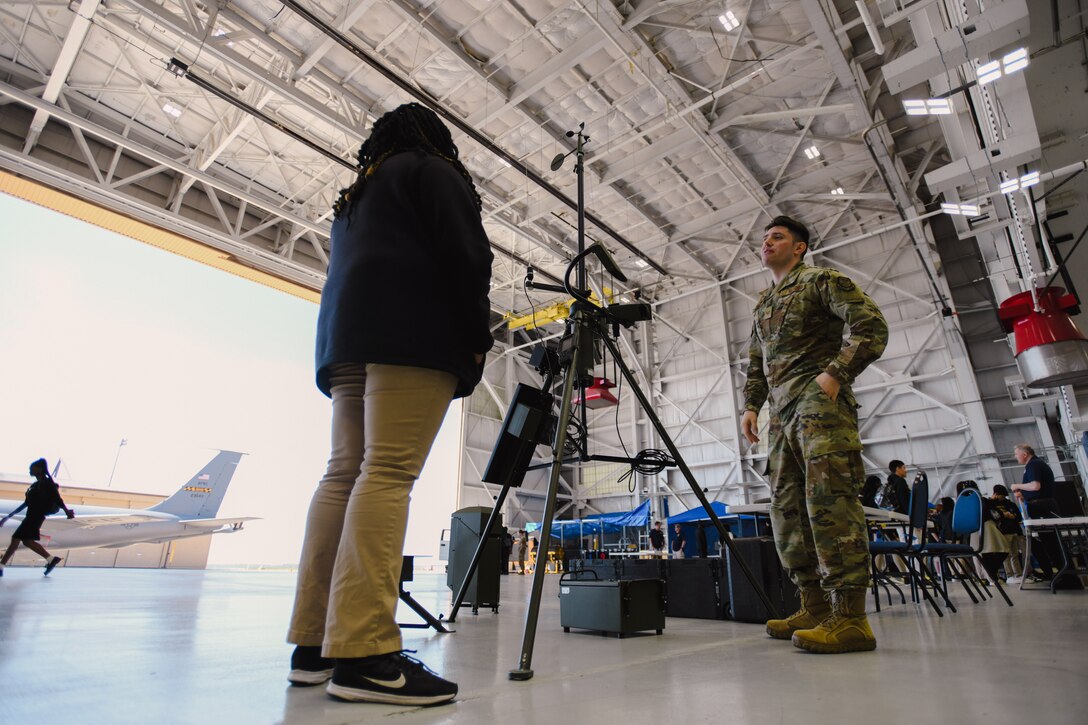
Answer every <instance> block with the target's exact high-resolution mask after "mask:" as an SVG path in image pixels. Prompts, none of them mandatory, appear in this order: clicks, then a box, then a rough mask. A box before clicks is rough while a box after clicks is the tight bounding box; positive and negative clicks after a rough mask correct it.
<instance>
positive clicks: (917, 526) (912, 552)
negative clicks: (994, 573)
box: [869, 479, 956, 617]
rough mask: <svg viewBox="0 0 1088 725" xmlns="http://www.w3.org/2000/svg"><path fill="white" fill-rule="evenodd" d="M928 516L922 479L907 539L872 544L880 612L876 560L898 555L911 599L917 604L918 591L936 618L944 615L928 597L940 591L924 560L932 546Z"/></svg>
mask: <svg viewBox="0 0 1088 725" xmlns="http://www.w3.org/2000/svg"><path fill="white" fill-rule="evenodd" d="M928 514H929V482H928V481H926V480H924V479H919V480H917V481H915V483H914V486H913V487H912V488H911V492H910V525H909V526H908V527H907V530H906V532H904V534H903V538H904V540H903V541H870V542H869V555H870V558H871V560H872V572H873V594H874V595H875V596H876V610H877V611H878V612H879V611H880V597H879V596H878V592H877V588H876V586H877V580H878V578H879V577H880V573H879V572H878V571H877V570H876V557H877V556H879V555H881V554H883V555H884V556H890V555H894V556H899V557H901V558H902V559H903V561H905V562H906V564H907V576H908V577H909V578H910V588H911V598H912V599H913V600H914V601H918V592H919V591H921V593H922V596H923V597H924V598H925V600H926V601H927V602H929V604H930V606H932V607H933V611H935V612H936V613H937V616H938V617H943V616H944V612H942V611H941V608H940V607H939V606H938V605H937V602H936V600H935V599H934V598H933V597H932V596H930V594H929V588H930V587H932V588H933V591H936V592H939V591H941V589H940V587H939V586H938V585H937V577H936V576H935V575H934V574H933V572H932V571H930V570H929V568H928V567H927V566H926V563H925V560H924V558H923V557H924V556H925V552H926V550H927V548H928V547H929V546H931V544H928V543H927V541H926V531H927V529H928V528H929V515H928ZM915 531H918V532H919V536H918V541H915V537H914V534H915ZM916 566H917V569H916V568H915V567H916ZM927 578H928V581H927ZM943 598H944V601H945V604H946V605H947V606H948V607H949V609H951V610H952V611H953V612H954V611H956V608H955V607H954V606H953V605H952V602H951V601H949V599H948V597H947V596H944V597H943Z"/></svg>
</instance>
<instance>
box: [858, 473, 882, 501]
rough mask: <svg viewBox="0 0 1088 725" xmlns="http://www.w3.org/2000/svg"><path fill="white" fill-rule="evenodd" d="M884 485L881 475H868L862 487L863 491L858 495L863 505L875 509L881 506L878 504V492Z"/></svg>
mask: <svg viewBox="0 0 1088 725" xmlns="http://www.w3.org/2000/svg"><path fill="white" fill-rule="evenodd" d="M882 485H883V484H882V483H881V481H880V476H866V477H865V483H864V484H863V485H862V487H861V493H860V494H859V495H858V498H860V499H861V505H862V506H868V507H869V508H874V509H875V508H879V507H878V506H877V505H876V494H877V492H879V491H880V487H881V486H882Z"/></svg>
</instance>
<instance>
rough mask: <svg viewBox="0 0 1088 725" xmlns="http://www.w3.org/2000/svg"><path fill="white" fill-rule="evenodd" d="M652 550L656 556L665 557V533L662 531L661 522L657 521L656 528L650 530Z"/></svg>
mask: <svg viewBox="0 0 1088 725" xmlns="http://www.w3.org/2000/svg"><path fill="white" fill-rule="evenodd" d="M650 548H651V549H653V550H654V554H655V555H656V556H664V555H665V532H664V531H662V530H661V522H660V521H655V522H654V527H653V528H652V529H650Z"/></svg>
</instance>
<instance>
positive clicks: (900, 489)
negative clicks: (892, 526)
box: [888, 460, 910, 516]
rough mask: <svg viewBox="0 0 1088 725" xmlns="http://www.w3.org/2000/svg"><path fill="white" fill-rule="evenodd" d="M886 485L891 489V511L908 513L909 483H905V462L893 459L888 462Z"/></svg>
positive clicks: (907, 514) (905, 514) (906, 514)
mask: <svg viewBox="0 0 1088 725" xmlns="http://www.w3.org/2000/svg"><path fill="white" fill-rule="evenodd" d="M888 471H889V473H888V486H890V487H891V490H892V497H891V498H892V505H893V508H892V509H891V510H892V511H895V512H896V513H898V514H903V515H904V516H909V515H910V485H908V484H907V464H905V463H903V462H902V461H900V460H894V461H892V462H891V463H889V464H888Z"/></svg>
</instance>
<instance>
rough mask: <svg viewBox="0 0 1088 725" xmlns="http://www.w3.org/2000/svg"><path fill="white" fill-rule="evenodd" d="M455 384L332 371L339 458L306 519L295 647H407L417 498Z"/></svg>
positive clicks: (440, 375) (356, 369) (378, 370)
mask: <svg viewBox="0 0 1088 725" xmlns="http://www.w3.org/2000/svg"><path fill="white" fill-rule="evenodd" d="M456 386H457V380H456V378H455V377H454V376H453V375H452V374H450V373H447V372H442V371H438V370H429V369H425V368H414V367H407V366H401V365H373V364H372V365H366V366H363V365H338V366H336V367H334V368H333V370H332V374H331V388H332V454H331V456H330V457H329V465H328V469H327V470H326V471H325V476H324V477H323V478H322V479H321V482H320V483H319V484H318V487H317V491H315V492H314V496H313V499H312V500H311V502H310V511H309V515H308V516H307V519H306V535H305V538H304V539H303V544H302V558H301V560H300V562H299V568H298V589H297V591H296V593H295V607H294V611H293V612H292V614H291V625H290V629H289V631H288V633H287V641H288V642H290V643H291V644H297V645H303V646H318V645H320V646H321V647H322V655H323V656H325V657H340V658H346V657H368V656H370V655H378V654H387V653H389V652H396V651H399V650H400V649H401V637H400V628H399V627H398V626H397V622H396V618H395V615H396V608H397V599H398V593H399V584H400V570H401V559H402V556H403V552H404V533H405V529H406V528H407V525H408V503H409V498H410V493H411V490H412V485H413V484H414V483H415V481H416V479H417V478H418V477H419V473H420V471H421V470H422V469H423V462H424V461H425V460H426V459H427V454H428V453H429V452H430V449H431V444H432V443H434V438H435V436H436V435H437V434H438V429H439V427H440V426H441V425H442V420H443V418H444V417H445V415H446V410H447V409H448V408H449V404H450V401H451V400H452V399H453V393H454V390H455V388H456Z"/></svg>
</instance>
